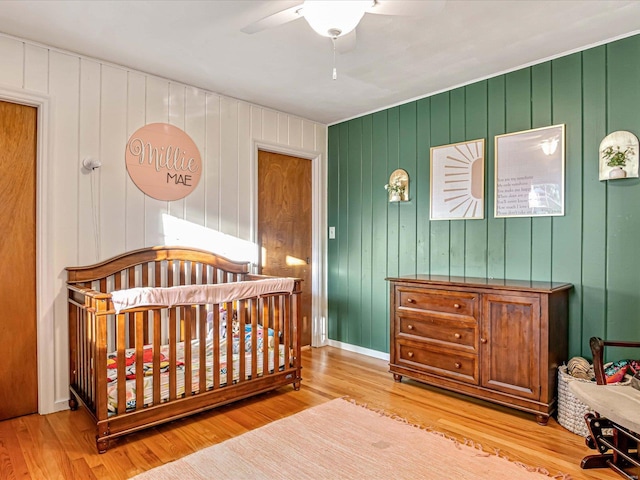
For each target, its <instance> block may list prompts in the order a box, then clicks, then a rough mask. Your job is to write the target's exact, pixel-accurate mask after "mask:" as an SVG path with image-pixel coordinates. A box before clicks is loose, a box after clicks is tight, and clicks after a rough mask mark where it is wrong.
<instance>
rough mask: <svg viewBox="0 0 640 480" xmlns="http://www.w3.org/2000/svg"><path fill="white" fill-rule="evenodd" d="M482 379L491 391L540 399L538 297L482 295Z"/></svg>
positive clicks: (483, 383)
mask: <svg viewBox="0 0 640 480" xmlns="http://www.w3.org/2000/svg"><path fill="white" fill-rule="evenodd" d="M482 298H483V300H482V309H483V311H482V317H483V318H482V326H481V337H480V355H481V358H482V361H481V369H482V373H481V382H482V385H483V386H485V387H487V388H490V389H492V390H497V391H500V392H504V393H507V394H512V395H516V396H518V397H523V398H529V399H532V400H538V399H539V398H540V324H541V322H540V298H539V296H515V295H496V294H484V295H483V297H482Z"/></svg>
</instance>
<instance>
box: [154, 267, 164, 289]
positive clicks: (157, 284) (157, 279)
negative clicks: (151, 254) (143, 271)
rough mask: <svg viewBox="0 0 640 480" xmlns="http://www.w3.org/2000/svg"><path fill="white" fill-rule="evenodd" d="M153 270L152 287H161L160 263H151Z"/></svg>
mask: <svg viewBox="0 0 640 480" xmlns="http://www.w3.org/2000/svg"><path fill="white" fill-rule="evenodd" d="M153 270H154V273H155V278H154V282H153V286H154V287H161V286H162V262H153Z"/></svg>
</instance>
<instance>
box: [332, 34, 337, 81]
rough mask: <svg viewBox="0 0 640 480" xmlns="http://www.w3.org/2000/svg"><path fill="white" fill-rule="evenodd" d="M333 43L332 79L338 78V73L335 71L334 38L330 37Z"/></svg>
mask: <svg viewBox="0 0 640 480" xmlns="http://www.w3.org/2000/svg"><path fill="white" fill-rule="evenodd" d="M331 41H332V42H333V79H334V80H335V79H337V78H338V71H337V70H336V37H331Z"/></svg>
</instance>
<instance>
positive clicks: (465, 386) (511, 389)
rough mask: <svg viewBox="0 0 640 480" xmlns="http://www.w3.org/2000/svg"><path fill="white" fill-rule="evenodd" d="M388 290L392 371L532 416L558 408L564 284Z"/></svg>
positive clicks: (401, 283)
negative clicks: (558, 372)
mask: <svg viewBox="0 0 640 480" xmlns="http://www.w3.org/2000/svg"><path fill="white" fill-rule="evenodd" d="M387 280H388V281H389V282H390V285H391V319H390V325H391V341H390V347H391V348H390V357H389V371H390V372H391V373H393V377H394V379H395V380H396V381H398V382H400V381H401V380H402V377H403V376H406V377H409V378H412V379H415V380H419V381H421V382H424V383H428V384H430V385H435V386H438V387H441V388H445V389H449V390H453V391H456V392H458V393H464V394H467V395H471V396H474V397H478V398H481V399H484V400H488V401H491V402H495V403H499V404H501V405H506V406H509V407H513V408H517V409H520V410H524V411H526V412H530V413H533V414H535V415H536V420H537V422H538V423H540V424H542V425H545V424H546V423H547V421H548V419H549V416H550V415H551V414H552V413H553V412H554V410H555V406H556V377H557V369H558V366H559V365H561V364H562V362H564V361H566V360H567V313H568V312H567V310H568V293H569V290H570V289H571V287H572V285H571V284H568V283H555V282H554V283H550V282H527V281H516V280H494V279H480V278H463V277H448V276H436V275H409V276H403V277H395V278H387Z"/></svg>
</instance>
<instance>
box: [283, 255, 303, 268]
mask: <svg viewBox="0 0 640 480" xmlns="http://www.w3.org/2000/svg"><path fill="white" fill-rule="evenodd" d="M286 262H287V265H289V266H291V267H295V266H300V265H306V264H307V262H306V261H304V260H302V259H301V258H296V257H292V256H291V255H287V258H286Z"/></svg>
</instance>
